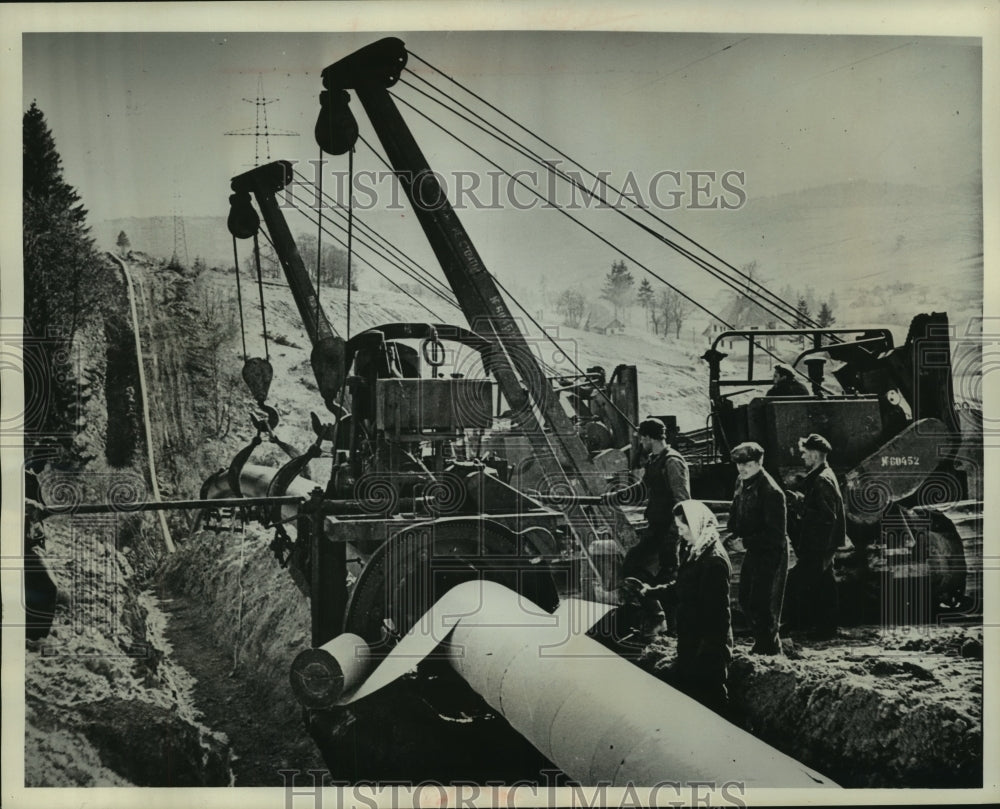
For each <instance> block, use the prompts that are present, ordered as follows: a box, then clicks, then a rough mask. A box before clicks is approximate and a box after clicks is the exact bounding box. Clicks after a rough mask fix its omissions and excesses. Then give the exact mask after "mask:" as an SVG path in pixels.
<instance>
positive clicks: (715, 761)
mask: <svg viewBox="0 0 1000 809" xmlns="http://www.w3.org/2000/svg"><path fill="white" fill-rule="evenodd" d="M470 584H473V585H474V586H476V588H477V591H478V592H477V594H476V596H475V601H476V602H477V606H476V608H475V611H474V612H473V613H472V614H469V615H466V616H464V617H462V618H460V619H459V620H458V621H457V622H456V623H455V626H454V629H453V631H452V635H451V638H450V645H449V660H450V662H451V665H452V666H453V667H454V668H455V670H456V671H458V673H459V674H461V675H462V677H463V678H464V679H465V680H466V681H467V682H468V683H469V685H471V686H472V687H473V688H474V689H475V690H476V691H477V692H478V693H479V694H480V695H481V696H482V697H483V698H484V699H485V700H486V702H487V703H489V704H490V705H491V706H492V707H493V708H494V709H495V710H497V711H498V712H499V713H500V714H501V715H503V716H504V717H505V718H506V719H507V721H508V722H510V724H511V725H512V726H513V727H514V728H515V729H516V730H517V731H518V732H520V733H521V734H522V735H523V736H524V737H525V738H527V739H528V741H530V742H531V743H532V744H533V745H534V746H535V747H536V748H538V750H539V751H540V752H541V753H542V754H544V755H545V756H546V757H547V758H548V759H549V760H550V761H551V762H552V763H553V764H555V765H557V766H558V767H559V768H560V769H562V770H563V771H564V772H565V773H567V774H568V775H569V776H570V777H572V778H574V779H575V780H577V781H579V782H580V783H582V784H591V785H593V784H598V783H610V784H611V785H617V786H624V785H626V784H634V785H644V786H650V785H653V784H657V783H662V782H664V781H679V782H682V783H683V782H694V781H701V782H709V783H716V784H722V783H725V782H727V781H740V782H742V783H745V784H746V785H747V786H753V787H820V786H826V787H835V786H837V785H836V784H834V783H833V782H832V781H831V780H830V779H829V778H827V777H826V776H823V775H821V774H819V773H817V772H815V771H814V770H811V769H809V768H808V767H806V766H805V765H804V764H802V763H801V762H799V761H796V760H795V759H794V758H791V757H790V756H787V755H785V754H784V753H782V752H780V751H778V750H776V749H774V748H773V747H771V746H770V745H768V744H765V743H764V742H762V741H761V740H760V739H758V738H756V737H754V736H752V735H751V734H749V733H747V732H746V731H744V730H741V729H740V728H738V727H736V726H735V725H733V724H731V723H730V722H728V721H726V720H725V719H723V718H722V717H720V716H719V715H718V714H716V713H714V712H713V711H711V710H709V709H707V708H705V707H704V706H702V705H701V704H699V703H698V702H696V701H695V700H693V699H691V698H690V697H688V696H686V695H684V694H682V693H681V692H679V691H677V690H676V689H674V688H671V687H670V686H668V685H666V684H665V683H663V682H661V681H660V680H657V679H656V678H655V677H652V676H650V675H649V674H646V673H645V672H644V671H642V670H640V669H638V668H636V667H635V666H633V665H632V664H631V663H629V662H628V661H626V660H623V659H622V658H621V657H619V656H617V655H616V654H614V653H613V652H611V651H610V650H608V649H607V648H605V647H604V646H602V645H601V644H599V643H597V642H596V641H594V640H592V639H591V638H589V637H587V636H586V635H585V634H583V631H582V627H581V626H579V625H578V626H576V627H574V626H573V623H574V622H573V621H572V619H571V618H569V617H568V616H563V617H562V619H561V620H556V621H553V620H551V619H552V618H553V617H558V616H548V620H546V619H545V618H542V617H540V616H538V615H537V613H536V614H531V613H527V612H525V608H524V606H523V600H522V599H521V597H520V596H518V594H517V593H514V592H512V591H510V590H508V589H506V588H504V587H501V586H500V585H497V584H494V583H492V582H488V581H484V582H475V583H470ZM577 623H579V622H577Z"/></svg>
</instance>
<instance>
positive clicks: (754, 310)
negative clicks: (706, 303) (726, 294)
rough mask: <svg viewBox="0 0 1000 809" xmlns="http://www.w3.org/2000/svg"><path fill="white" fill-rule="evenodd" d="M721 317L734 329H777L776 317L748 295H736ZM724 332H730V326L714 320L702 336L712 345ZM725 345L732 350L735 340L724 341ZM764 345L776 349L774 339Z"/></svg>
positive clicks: (767, 339)
mask: <svg viewBox="0 0 1000 809" xmlns="http://www.w3.org/2000/svg"><path fill="white" fill-rule="evenodd" d="M721 316H722V319H723V320H724V321H726V323H731V324H732V327H733V328H734V329H744V330H749V329H754V330H757V329H775V328H777V325H776V324H775V322H774V316H773V315H772V314H770V313H769V312H767V311H766V310H764V309H762V308H761V307H760V306H759V305H758V304H756V303H754V302H753V301H752V300H750V298H748V297H746V295H734V296H733V298H732V300H730V302H729V305H728V306H727V307H726V309H725V311H723V312H722V315H721ZM724 331H730V328H729V326H724V325H723V324H722V323H720V322H719V321H718V320H715V319H713V320H712V321H711V322H710V323H709V324H708V326H707V327H706V328H705V330H704V331H703V332H702V334H703V335H704V336H705V337H706V338H707V340H708V342H709V343H711V342H712V341H713V340H715V337H716V335H718V334H721V333H722V332H724ZM723 345H724V346H725V347H726V348H728V349H732V347H733V340H725V341H723ZM764 345H765V346H766V347H767V348H774V338H773V337H767V338H766V339H765V340H764ZM721 347H722V346H720V348H721Z"/></svg>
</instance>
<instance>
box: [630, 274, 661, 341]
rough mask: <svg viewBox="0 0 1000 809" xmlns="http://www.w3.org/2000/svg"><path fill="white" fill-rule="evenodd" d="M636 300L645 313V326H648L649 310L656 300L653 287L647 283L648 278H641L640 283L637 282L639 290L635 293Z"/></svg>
mask: <svg viewBox="0 0 1000 809" xmlns="http://www.w3.org/2000/svg"><path fill="white" fill-rule="evenodd" d="M635 299H636V301H637V302H638V303H639V306H641V307H642V310H643V311H644V312H645V313H646V328H647V329H648V328H649V314H650V310H651V309H652V308H653V305H654V304H655V301H656V293H655V292H653V287H652V286H651V285H650V283H649V279H648V278H643V279H642V283H641V284H639V291H638V292H637V293H636V295H635Z"/></svg>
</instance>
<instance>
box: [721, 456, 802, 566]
mask: <svg viewBox="0 0 1000 809" xmlns="http://www.w3.org/2000/svg"><path fill="white" fill-rule="evenodd" d="M786 518H787V514H786V511H785V493H784V492H783V491H782V490H781V487H780V486H778V484H777V483H775V481H774V478H772V477H771V476H770V475H769V474H768V473H767V471H766V470H764V469H761V470H760V472H758V473H757V474H756V475H754V476H753V477H752V478H750V479H748V480H743V479H741V478H738V479H737V481H736V494H735V495H734V496H733V502H732V505H731V506H730V507H729V522H728V525H727V527H728V528H729V531H730V533H732V534H733V535H734V536H738V537H740V538H741V539H742V540H743V547H744V548H746V549H747V551H748V552H752V551H768V550H772V551H782V550H784V549H785V548H786V547H787V544H788V535H787V533H786V525H787V524H786Z"/></svg>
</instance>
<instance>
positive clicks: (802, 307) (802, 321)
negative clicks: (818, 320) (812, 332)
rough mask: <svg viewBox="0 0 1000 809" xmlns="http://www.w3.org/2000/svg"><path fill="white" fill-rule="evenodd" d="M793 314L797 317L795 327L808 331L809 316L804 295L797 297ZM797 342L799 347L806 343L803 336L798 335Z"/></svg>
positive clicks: (807, 303)
mask: <svg viewBox="0 0 1000 809" xmlns="http://www.w3.org/2000/svg"><path fill="white" fill-rule="evenodd" d="M795 312H796V315H797V316H796V318H795V320H796V327H797V328H800V329H808V328H809V326H810V325H811V324H810V322H809V320H810V317H811V316H810V313H809V301H807V300H806V297H805V295H800V296H799V302H798V304H797V305H796V307H795ZM798 342H799V345H800V346H804V345H805V342H806V338H805V336H804V335H800V336H799V338H798Z"/></svg>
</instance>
